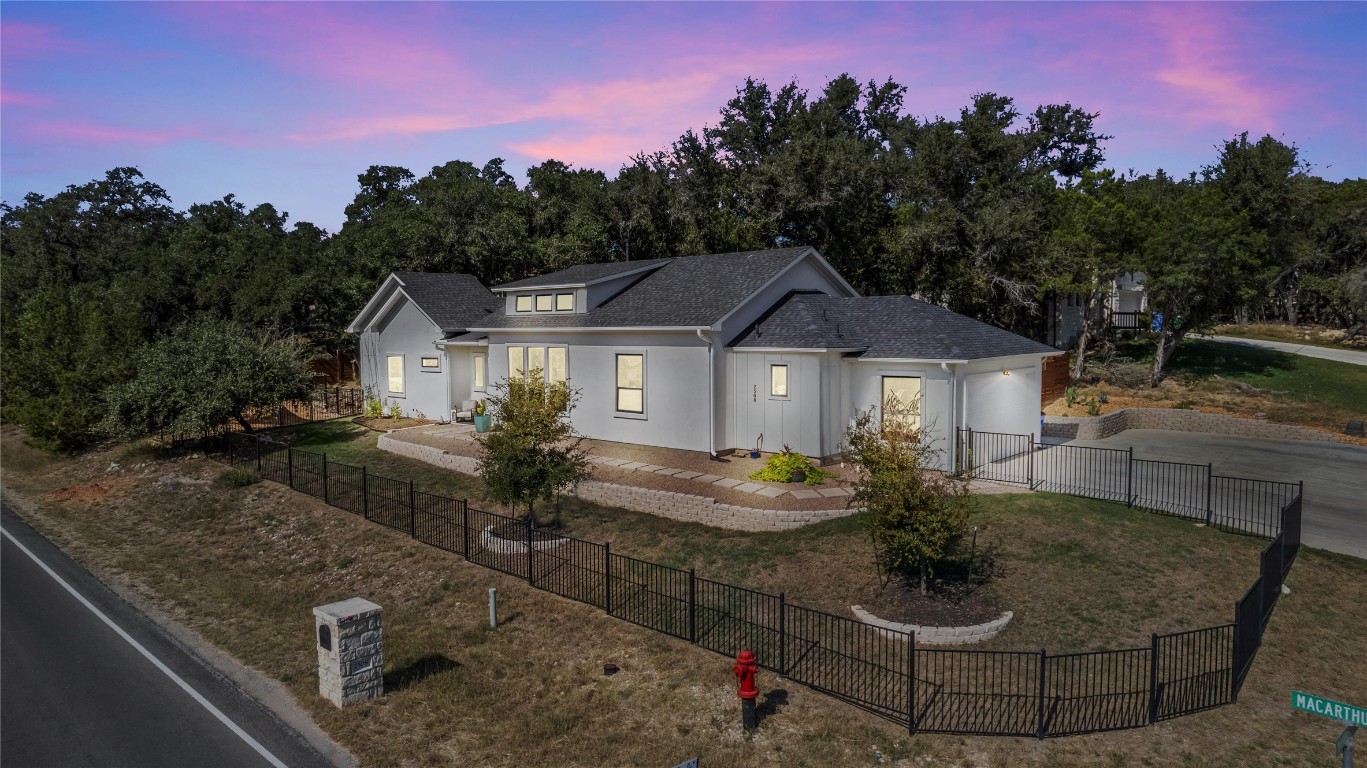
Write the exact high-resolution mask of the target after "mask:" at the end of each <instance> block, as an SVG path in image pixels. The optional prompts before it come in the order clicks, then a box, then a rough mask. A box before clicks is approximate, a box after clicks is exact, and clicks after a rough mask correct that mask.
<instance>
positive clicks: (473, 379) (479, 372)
mask: <svg viewBox="0 0 1367 768" xmlns="http://www.w3.org/2000/svg"><path fill="white" fill-rule="evenodd" d="M487 364H488V359H487V358H486V357H485V356H484V355H475V356H474V357H472V358H471V366H470V388H471V389H473V390H475V391H476V392H483V391H484V377H485V375H486V374H487V371H486V369H485V366H486V365H487Z"/></svg>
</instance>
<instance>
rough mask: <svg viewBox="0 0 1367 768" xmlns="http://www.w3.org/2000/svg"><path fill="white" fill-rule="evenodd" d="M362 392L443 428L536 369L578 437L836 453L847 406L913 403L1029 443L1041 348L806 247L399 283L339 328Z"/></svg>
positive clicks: (937, 416)
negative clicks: (574, 401) (562, 400)
mask: <svg viewBox="0 0 1367 768" xmlns="http://www.w3.org/2000/svg"><path fill="white" fill-rule="evenodd" d="M347 330H348V331H349V332H351V333H356V334H358V335H359V345H358V362H359V365H360V371H361V381H362V385H363V386H365V387H368V388H370V390H371V391H372V392H373V393H374V395H375V396H377V397H379V398H381V399H384V400H387V401H389V402H391V403H399V404H400V406H401V408H402V409H403V410H404V412H405V413H408V414H421V415H424V416H426V417H428V418H436V419H450V418H451V416H452V412H453V410H456V409H460V408H461V407H462V406H463V405H464V404H466V403H468V402H469V401H472V400H476V399H480V398H483V397H485V396H486V394H487V393H488V392H489V391H490V390H491V387H492V385H493V383H494V382H497V381H499V380H502V379H505V378H506V377H508V376H509V375H510V374H511V375H514V376H521V375H525V373H526V372H528V371H531V370H539V371H541V375H543V376H547V377H549V378H552V379H564V380H568V381H569V382H570V385H571V386H572V387H574V388H575V389H577V390H579V391H580V393H581V399H580V401H579V405H578V406H577V407H576V408H575V410H574V413H573V414H572V416H571V418H572V420H573V422H574V425H575V427H576V429H577V430H578V431H579V432H580V433H582V434H584V435H587V436H588V437H591V438H594V439H598V440H609V441H618V442H626V443H637V444H643V445H652V446H662V447H667V448H679V449H685V450H694V451H708V452H712V453H725V452H727V451H729V450H732V449H738V450H749V449H752V448H754V447H755V446H756V445H758V446H759V448H760V449H761V450H763V451H777V450H780V449H781V448H782V447H783V446H784V445H785V444H786V445H789V446H791V447H792V448H793V450H796V451H800V452H802V453H804V454H807V455H808V456H816V457H830V456H833V455H835V454H837V453H838V452H839V450H840V443H841V439H842V437H843V435H844V431H845V428H846V426H847V424H848V423H849V421H850V419H851V418H852V416H853V415H854V413H855V411H856V409H863V408H870V407H876V406H878V405H879V404H880V403H882V402H884V400H885V398H886V397H887V396H888V395H894V394H895V395H897V396H898V397H901V398H903V399H915V400H916V401H917V403H918V404H919V406H920V408H919V411H920V414H921V416H920V418H921V426H922V427H923V429H924V431H925V433H926V435H927V437H928V439H930V440H931V441H932V442H933V443H934V444H935V446H936V447H937V448H939V449H941V451H942V453H941V458H942V460H943V462H944V465H945V466H948V465H949V463H950V462H951V461H952V455H951V451H952V445H951V443H952V442H953V440H952V436H953V433H954V428H955V427H969V428H972V429H975V430H978V431H988V432H1009V433H1016V434H1034V433H1038V431H1039V423H1040V422H1039V419H1040V415H1039V414H1040V367H1041V362H1042V361H1043V360H1044V358H1045V357H1047V356H1050V355H1055V354H1060V353H1059V352H1058V351H1056V350H1054V349H1052V348H1051V347H1048V346H1045V345H1044V344H1040V343H1037V342H1035V341H1031V340H1030V339H1027V338H1024V337H1021V336H1018V335H1016V334H1014V333H1011V332H1009V331H1005V330H1002V329H1000V328H996V327H993V326H989V325H986V324H984V323H980V322H978V321H976V320H972V319H970V318H967V317H964V316H962V315H959V314H956V313H954V312H951V311H949V310H947V309H943V308H941V307H937V306H934V305H931V304H927V303H925V302H922V301H918V300H916V299H913V298H911V297H908V296H869V297H862V296H860V295H859V294H858V293H857V292H856V291H855V290H854V289H853V288H852V287H851V286H850V285H849V284H848V283H846V282H845V281H844V280H843V279H842V278H841V277H840V275H839V274H838V273H836V271H835V270H834V269H833V268H832V267H831V266H830V264H828V263H827V262H826V260H825V259H823V258H822V257H821V255H820V254H819V253H817V252H816V250H815V249H812V248H783V249H773V250H764V251H750V252H745V253H728V254H712V255H705V256H689V257H681V258H672V259H655V260H650V261H631V262H611V263H603V264H585V265H580V266H575V267H571V268H569V269H566V270H563V271H560V272H555V273H551V274H547V275H542V276H539V277H534V278H529V279H526V280H519V281H516V282H512V283H507V284H504V285H499V286H495V287H494V288H493V289H492V290H486V289H485V288H484V287H483V286H481V285H480V284H479V282H478V281H476V280H475V279H474V278H473V277H470V276H469V275H452V274H427V273H416V272H395V273H393V274H391V275H390V276H389V277H388V278H387V279H386V280H385V281H384V283H383V284H382V285H381V286H380V288H379V290H378V291H376V293H375V296H374V297H373V298H372V299H371V300H370V302H369V303H368V304H367V305H366V306H365V308H364V309H363V310H362V311H361V313H360V314H359V315H358V316H357V317H356V319H355V321H354V322H352V324H351V325H350V327H349V328H348V329H347Z"/></svg>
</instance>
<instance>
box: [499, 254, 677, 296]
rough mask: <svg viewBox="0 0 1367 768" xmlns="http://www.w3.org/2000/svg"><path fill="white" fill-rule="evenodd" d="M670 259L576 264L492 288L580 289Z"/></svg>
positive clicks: (666, 262)
mask: <svg viewBox="0 0 1367 768" xmlns="http://www.w3.org/2000/svg"><path fill="white" fill-rule="evenodd" d="M670 261H671V259H667V258H665V259H646V260H644V261H608V262H602V263H599V264H576V265H575V266H573V267H569V268H567V269H562V270H560V271H558V272H550V273H548V274H545V275H538V276H536V277H528V278H525V279H523V280H514V281H513V282H511V283H504V284H502V285H496V286H494V288H493V290H494V291H497V292H503V291H514V290H534V289H537V288H582V287H585V286H588V285H592V284H594V283H599V282H603V281H604V280H612V279H614V278H617V277H622V276H625V275H630V274H632V273H635V272H648V271H650V270H653V269H658V268H659V267H662V266H664V265H665V264H668V263H669V262H670Z"/></svg>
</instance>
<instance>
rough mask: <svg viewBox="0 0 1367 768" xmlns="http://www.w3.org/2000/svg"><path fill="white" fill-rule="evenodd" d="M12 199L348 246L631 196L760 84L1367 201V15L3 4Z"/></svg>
mask: <svg viewBox="0 0 1367 768" xmlns="http://www.w3.org/2000/svg"><path fill="white" fill-rule="evenodd" d="M0 30H2V31H3V40H2V43H3V45H2V46H0V110H2V111H0V118H2V120H0V196H3V198H4V199H5V200H6V201H8V202H10V203H16V202H18V201H19V200H21V199H22V197H23V196H24V195H25V194H26V193H28V192H39V193H41V194H45V195H50V194H54V193H56V192H58V191H60V190H61V189H63V188H64V187H65V186H67V185H68V184H80V183H84V182H86V181H89V180H91V179H94V178H98V177H100V176H102V175H103V174H104V172H105V171H106V170H108V169H110V168H113V167H116V166H122V165H133V166H137V167H139V168H140V169H141V170H142V171H143V173H144V174H145V175H146V176H147V177H148V178H149V179H150V180H152V181H154V182H156V183H158V184H161V185H162V186H163V187H165V188H166V189H167V190H168V192H170V194H171V196H172V198H173V202H174V204H175V206H176V207H177V208H180V209H185V208H188V207H189V206H190V205H191V204H193V203H197V202H207V201H209V200H213V199H217V198H220V197H222V196H224V195H226V194H229V193H233V194H236V195H237V196H238V198H239V199H240V200H242V201H243V202H244V203H246V204H248V205H249V206H250V205H255V204H257V203H262V202H270V203H273V204H275V205H276V207H277V208H279V209H281V210H284V211H288V212H290V213H291V215H292V218H293V219H295V220H308V221H313V222H315V223H317V224H318V225H320V226H323V227H325V228H327V229H329V230H331V231H336V230H337V229H338V228H339V227H340V226H341V223H342V221H343V219H344V213H343V209H344V208H345V206H346V204H347V203H348V202H350V200H351V198H352V196H353V195H354V194H355V191H356V176H357V174H359V173H361V172H362V171H364V170H365V169H366V167H368V166H370V165H379V164H383V165H401V166H404V167H407V168H409V169H410V170H412V171H414V172H415V173H417V174H419V175H421V174H423V173H426V172H427V171H428V170H429V169H430V168H431V167H432V166H435V165H440V164H442V163H445V162H447V161H450V160H457V159H459V160H468V161H471V162H473V163H476V164H483V162H484V161H486V160H488V159H489V158H491V157H495V156H497V157H503V158H506V159H507V167H508V168H509V169H510V170H511V171H512V172H513V173H514V174H515V175H518V176H519V177H521V173H522V171H523V170H524V169H525V168H526V167H528V166H530V165H534V164H537V163H539V162H541V161H543V160H545V159H547V158H555V159H558V160H563V161H566V162H570V163H573V164H574V165H575V166H578V167H593V168H599V169H601V170H604V171H606V172H607V173H609V175H612V174H615V172H616V170H617V168H619V167H620V166H621V165H622V164H623V163H624V162H626V160H627V158H628V157H629V156H630V155H632V154H635V153H637V152H642V151H646V152H650V151H654V150H657V149H661V148H664V147H666V146H668V144H669V143H670V142H671V141H673V140H674V139H675V138H677V137H678V136H679V134H680V133H682V132H683V131H684V130H686V129H688V128H693V129H694V130H699V129H701V128H702V127H703V126H704V125H707V124H712V123H715V122H716V119H717V112H718V109H719V108H720V107H721V106H722V104H724V103H725V101H726V100H727V99H728V98H730V96H732V95H733V94H734V92H735V89H736V88H737V87H738V86H739V85H740V84H741V83H742V82H743V81H744V79H745V78H746V77H747V76H748V77H755V78H759V79H764V80H767V81H768V82H770V83H771V84H775V85H777V84H781V83H784V82H787V81H788V80H790V79H792V78H797V79H798V80H799V82H800V83H801V84H802V85H803V86H804V87H806V88H808V89H809V90H813V91H817V90H819V89H820V88H821V87H822V85H824V83H825V82H826V81H827V80H829V79H830V78H832V77H835V76H837V75H840V74H841V73H846V72H848V73H849V74H851V75H853V76H854V77H856V78H857V79H859V80H862V81H868V80H879V81H882V80H884V79H886V78H892V79H894V80H896V81H898V82H899V83H902V84H903V85H905V86H907V87H908V93H907V97H906V104H907V108H908V110H909V111H910V112H911V113H912V114H915V115H918V116H924V117H933V116H935V115H946V116H952V115H955V114H957V112H958V110H959V109H960V108H961V107H963V106H965V105H966V104H968V103H969V101H970V100H971V98H972V96H973V94H975V93H979V92H984V91H993V92H997V93H1001V94H1005V95H1008V96H1011V97H1013V98H1014V99H1015V100H1016V103H1017V105H1018V106H1019V107H1021V109H1022V111H1029V110H1031V109H1033V108H1034V107H1035V106H1036V105H1038V104H1043V103H1060V102H1070V103H1072V104H1073V105H1075V106H1079V107H1082V108H1084V109H1087V110H1088V111H1094V112H1100V118H1099V119H1098V127H1099V128H1100V130H1102V131H1103V132H1105V133H1108V134H1112V135H1113V136H1114V138H1113V139H1111V140H1110V141H1109V142H1107V143H1106V145H1105V149H1106V156H1107V165H1109V166H1111V167H1115V168H1118V169H1120V170H1127V169H1134V170H1136V171H1139V172H1150V171H1153V170H1155V169H1156V168H1159V167H1162V168H1164V169H1166V170H1168V171H1170V172H1173V173H1178V174H1184V173H1186V172H1188V171H1192V170H1197V169H1199V168H1200V167H1201V166H1202V165H1205V164H1208V163H1210V162H1212V161H1213V160H1214V158H1215V154H1216V151H1217V147H1218V145H1219V144H1220V143H1221V142H1223V141H1224V140H1226V139H1229V138H1231V137H1233V136H1235V135H1237V134H1238V133H1240V132H1242V131H1248V132H1249V133H1250V134H1252V135H1253V136H1254V137H1255V138H1256V137H1257V136H1261V135H1263V134H1265V133H1270V134H1271V135H1273V136H1275V137H1277V138H1279V139H1281V140H1283V141H1286V142H1288V143H1294V144H1296V145H1297V146H1298V147H1300V149H1301V153H1302V159H1304V160H1305V161H1307V162H1309V163H1310V164H1311V165H1312V171H1313V172H1314V173H1317V174H1319V175H1322V176H1324V177H1326V178H1331V179H1342V178H1357V177H1363V176H1367V3H1360V2H1358V3H956V4H947V3H868V4H856V3H838V4H827V3H801V4H785V3H763V4H751V3H687V4H674V3H640V4H633V3H560V4H540V3H508V4H482V3H459V4H456V3H385V4H373V3H265V2H259V3H212V2H210V3H29V2H3V3H0Z"/></svg>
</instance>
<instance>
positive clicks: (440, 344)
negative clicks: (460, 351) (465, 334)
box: [432, 339, 489, 347]
mask: <svg viewBox="0 0 1367 768" xmlns="http://www.w3.org/2000/svg"><path fill="white" fill-rule="evenodd" d="M432 344H433V345H434V346H437V347H487V346H489V340H488V339H477V340H475V341H443V340H441V339H438V340H436V341H434V342H432Z"/></svg>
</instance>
